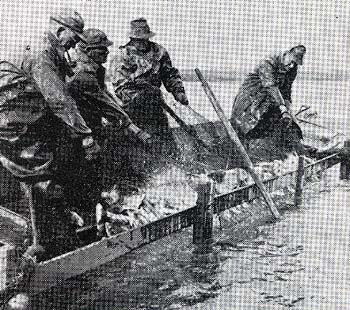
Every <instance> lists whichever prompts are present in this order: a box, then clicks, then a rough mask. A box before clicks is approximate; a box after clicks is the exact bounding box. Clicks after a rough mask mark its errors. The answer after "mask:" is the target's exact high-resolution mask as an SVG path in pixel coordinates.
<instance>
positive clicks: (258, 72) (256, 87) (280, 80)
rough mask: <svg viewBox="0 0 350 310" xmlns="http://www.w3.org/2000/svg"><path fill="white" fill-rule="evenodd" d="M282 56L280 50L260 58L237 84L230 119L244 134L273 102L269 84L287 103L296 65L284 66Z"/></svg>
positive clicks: (274, 103)
mask: <svg viewBox="0 0 350 310" xmlns="http://www.w3.org/2000/svg"><path fill="white" fill-rule="evenodd" d="M282 59H283V54H280V55H275V56H272V57H270V58H268V59H266V60H264V61H262V62H261V63H260V64H259V66H258V67H256V68H255V70H254V72H252V73H250V74H249V75H248V77H247V78H246V79H245V80H244V82H243V84H242V86H241V87H240V89H239V92H238V94H237V96H236V98H235V101H234V104H233V107H232V114H231V119H232V122H233V123H234V125H235V126H236V127H238V128H237V129H238V130H239V131H240V132H241V133H243V134H247V133H248V132H249V131H250V130H252V129H253V128H255V126H256V125H257V124H258V122H259V121H260V120H261V119H262V116H263V115H264V114H265V113H266V112H267V111H268V110H269V109H270V108H272V107H274V106H275V105H276V104H277V103H276V102H275V100H274V98H273V97H272V96H271V95H270V94H269V92H268V88H269V87H278V89H279V90H280V92H281V94H282V97H283V99H284V100H285V102H286V104H287V105H289V104H290V102H291V92H292V84H293V82H294V80H295V78H296V76H297V70H298V68H297V66H295V67H294V68H293V69H291V70H289V71H287V70H285V69H284V66H283V62H282Z"/></svg>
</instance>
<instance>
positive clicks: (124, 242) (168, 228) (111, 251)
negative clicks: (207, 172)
mask: <svg viewBox="0 0 350 310" xmlns="http://www.w3.org/2000/svg"><path fill="white" fill-rule="evenodd" d="M194 209H195V207H193V208H190V209H187V210H185V211H182V212H179V213H177V214H174V215H172V216H168V217H166V218H164V219H161V220H158V221H156V222H152V223H150V224H148V225H145V226H141V227H138V228H135V229H132V230H130V231H128V232H125V233H122V234H119V235H116V236H113V237H110V238H106V239H103V240H101V241H98V242H95V243H92V244H89V245H87V246H85V247H83V248H80V249H77V250H75V251H72V252H69V253H66V254H64V255H61V256H58V257H55V258H53V259H51V260H49V261H45V262H42V263H39V264H38V265H37V266H36V269H35V273H34V275H33V278H32V279H31V285H30V292H31V294H37V293H39V292H40V291H44V290H47V289H49V288H50V287H53V286H56V285H58V284H60V283H61V282H62V281H64V280H65V279H68V278H71V277H74V276H77V275H80V274H83V273H84V272H86V271H89V270H92V269H95V268H97V267H99V266H101V265H103V264H106V263H108V262H110V261H112V260H114V259H116V258H118V257H120V256H122V255H124V254H126V253H128V252H130V251H132V250H134V249H136V248H139V247H140V246H142V245H145V244H148V243H150V242H153V241H156V240H159V239H161V238H163V237H165V236H168V235H170V234H172V233H175V232H177V231H179V230H181V229H184V228H186V227H189V226H191V225H192V224H193V215H194Z"/></svg>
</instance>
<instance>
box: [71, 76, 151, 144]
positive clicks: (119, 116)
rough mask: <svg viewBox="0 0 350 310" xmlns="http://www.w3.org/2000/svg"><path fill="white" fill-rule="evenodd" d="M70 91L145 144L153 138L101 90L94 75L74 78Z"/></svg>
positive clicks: (113, 99)
mask: <svg viewBox="0 0 350 310" xmlns="http://www.w3.org/2000/svg"><path fill="white" fill-rule="evenodd" d="M69 89H70V90H71V92H72V93H73V94H74V97H76V98H82V99H83V100H84V101H85V102H87V103H88V104H90V105H91V106H90V108H91V109H93V110H95V111H96V113H99V114H100V115H101V116H103V117H105V118H106V119H107V120H108V121H110V122H112V123H114V124H119V125H120V126H121V127H122V128H126V129H127V130H128V131H129V132H131V133H132V134H134V135H135V136H136V137H137V138H139V139H140V140H141V141H143V142H144V143H148V142H149V140H150V138H151V136H150V135H149V134H147V133H146V132H144V131H142V130H141V129H140V128H139V127H137V126H136V125H135V124H133V122H132V121H131V119H130V117H129V115H128V114H127V113H126V112H125V111H124V110H123V109H122V107H121V106H120V105H119V104H118V103H117V102H116V99H115V98H114V97H113V96H112V94H110V93H109V92H108V91H107V90H106V89H101V87H100V86H99V84H98V81H97V78H96V77H95V75H94V74H92V73H91V74H90V73H86V72H82V73H78V74H76V75H75V76H74V78H73V80H72V81H71V82H70V83H69Z"/></svg>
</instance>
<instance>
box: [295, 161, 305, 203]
mask: <svg viewBox="0 0 350 310" xmlns="http://www.w3.org/2000/svg"><path fill="white" fill-rule="evenodd" d="M304 163H305V158H304V156H299V161H298V171H297V176H296V183H295V197H294V206H295V207H296V208H297V207H299V206H300V205H301V202H302V197H303V196H302V194H303V185H304V172H305V169H304Z"/></svg>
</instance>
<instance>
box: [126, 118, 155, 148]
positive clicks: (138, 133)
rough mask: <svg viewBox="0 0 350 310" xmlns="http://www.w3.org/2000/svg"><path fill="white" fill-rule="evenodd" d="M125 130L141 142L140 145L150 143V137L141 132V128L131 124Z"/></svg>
mask: <svg viewBox="0 0 350 310" xmlns="http://www.w3.org/2000/svg"><path fill="white" fill-rule="evenodd" d="M127 129H128V131H129V132H131V133H132V134H134V135H135V137H136V138H137V139H139V140H140V141H142V143H144V144H150V143H151V138H152V137H151V135H150V134H149V133H147V132H146V131H143V130H142V129H141V128H139V127H137V126H136V125H135V124H133V123H131V124H130V125H129V127H128V128H127Z"/></svg>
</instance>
